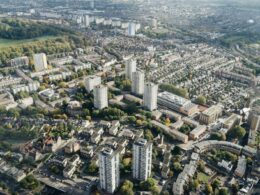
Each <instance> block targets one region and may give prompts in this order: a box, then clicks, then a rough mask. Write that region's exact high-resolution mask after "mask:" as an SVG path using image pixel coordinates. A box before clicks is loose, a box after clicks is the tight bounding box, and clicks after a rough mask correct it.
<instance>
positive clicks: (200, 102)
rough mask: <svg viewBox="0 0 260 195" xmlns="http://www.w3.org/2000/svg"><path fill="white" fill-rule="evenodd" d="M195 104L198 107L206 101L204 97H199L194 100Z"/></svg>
mask: <svg viewBox="0 0 260 195" xmlns="http://www.w3.org/2000/svg"><path fill="white" fill-rule="evenodd" d="M195 102H196V103H197V104H200V105H205V104H206V102H207V100H206V98H205V97H204V96H199V97H197V98H196V100H195Z"/></svg>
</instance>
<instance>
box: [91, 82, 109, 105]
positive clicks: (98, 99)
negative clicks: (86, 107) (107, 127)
mask: <svg viewBox="0 0 260 195" xmlns="http://www.w3.org/2000/svg"><path fill="white" fill-rule="evenodd" d="M94 107H95V108H97V109H103V108H105V107H108V96H107V87H106V86H104V85H98V86H96V87H95V88H94Z"/></svg>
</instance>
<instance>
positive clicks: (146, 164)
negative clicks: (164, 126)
mask: <svg viewBox="0 0 260 195" xmlns="http://www.w3.org/2000/svg"><path fill="white" fill-rule="evenodd" d="M152 147H153V146H152V142H148V141H147V140H145V139H142V138H139V139H138V140H136V141H135V143H134V144H133V178H134V179H138V180H142V181H143V180H146V179H147V178H148V177H150V176H151V170H152Z"/></svg>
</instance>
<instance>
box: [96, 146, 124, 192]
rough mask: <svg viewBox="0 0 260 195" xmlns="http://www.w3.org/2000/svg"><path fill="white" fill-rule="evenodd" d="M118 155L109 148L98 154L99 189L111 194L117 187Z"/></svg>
mask: <svg viewBox="0 0 260 195" xmlns="http://www.w3.org/2000/svg"><path fill="white" fill-rule="evenodd" d="M119 176H120V175H119V154H118V153H117V152H115V151H113V150H112V149H111V148H104V149H103V150H102V151H101V152H100V153H99V179H100V187H101V189H103V190H105V191H106V192H108V193H111V194H113V193H114V191H115V190H116V188H117V187H118V186H119Z"/></svg>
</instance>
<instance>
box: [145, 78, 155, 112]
mask: <svg viewBox="0 0 260 195" xmlns="http://www.w3.org/2000/svg"><path fill="white" fill-rule="evenodd" d="M157 93H158V85H156V84H154V83H150V82H149V83H146V84H145V86H144V97H143V100H144V107H145V108H147V109H148V110H150V111H153V110H155V109H157Z"/></svg>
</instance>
